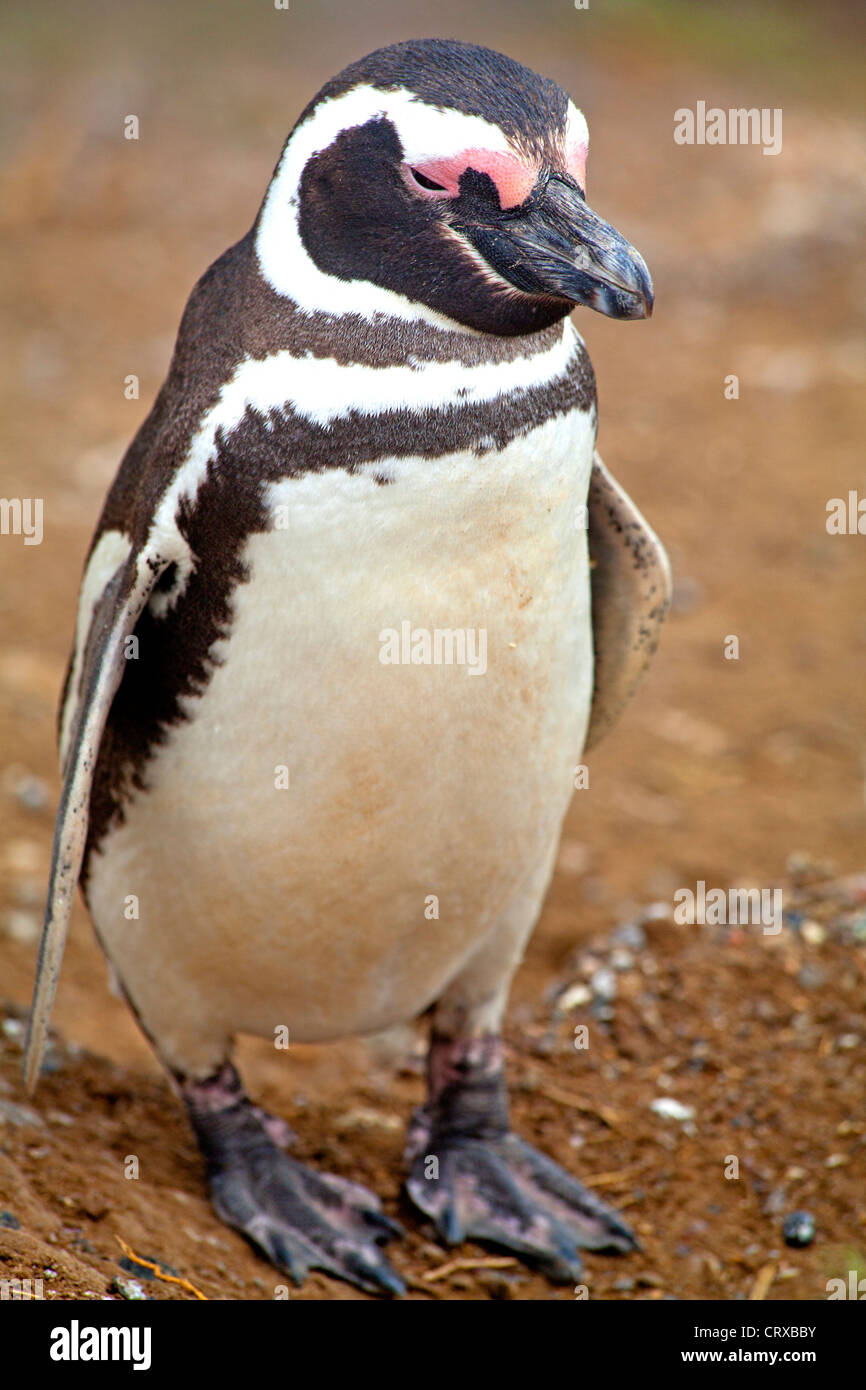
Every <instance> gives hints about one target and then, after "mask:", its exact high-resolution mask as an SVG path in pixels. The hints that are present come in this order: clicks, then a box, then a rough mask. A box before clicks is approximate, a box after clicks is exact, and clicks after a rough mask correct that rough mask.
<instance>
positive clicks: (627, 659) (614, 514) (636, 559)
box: [585, 452, 671, 748]
mask: <svg viewBox="0 0 866 1390" xmlns="http://www.w3.org/2000/svg"><path fill="white" fill-rule="evenodd" d="M587 512H588V530H589V552H590V558H591V562H592V570H591V583H592V632H593V647H594V651H595V688H594V690H593V697H592V712H591V715H590V721H589V730H588V732H587V736H586V744H585V747H586V748H591V747H593V746H594V745H595V744H596V743H598V742H599V740H600V739H602V738H603V737H604V735H605V734H606V733H607V732H608V730H609V729H610V728H611V727H612V725H614V724H615V723H616V721H617V719H619V716H620V715H621V714H622V712H623V710H624V709H625V707H626V705H627V704H628V702H629V701H630V700H631V698H632V696H633V695H634V693H635V691H636V690H637V687H638V685H639V684H640V682H641V680H642V679H643V677H644V674H645V672H646V669H647V667H648V666H649V663H650V660H651V658H652V655H653V652H654V651H655V649H656V646H657V645H658V640H659V636H660V634H661V627H662V624H663V622H664V620H665V618H666V617H667V614H668V609H669V608H670V602H671V568H670V564H669V562H668V557H667V553H666V551H665V548H664V546H663V545H662V543H661V541H660V540H659V538H658V536H657V535H656V533H655V531H653V529H652V527H651V526H650V525H649V523H648V522H647V520H646V518H645V517H643V516H642V515H641V513H640V512H639V511H638V509H637V507H636V506H635V504H634V502H633V501H632V500H631V498H630V497H629V495H628V493H627V492H626V491H625V489H624V488H623V487H621V486H620V484H619V483H618V482H617V481H616V479H615V478H614V477H612V476H611V474H610V473H609V472H608V470H607V469H606V468H605V466H604V464H603V463H602V461H601V457H600V455H599V454H598V453H597V452H596V454H595V455H594V457H593V461H592V476H591V478H590V482H589V496H588V499H587Z"/></svg>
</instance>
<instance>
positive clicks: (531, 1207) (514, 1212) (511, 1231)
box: [407, 1037, 638, 1282]
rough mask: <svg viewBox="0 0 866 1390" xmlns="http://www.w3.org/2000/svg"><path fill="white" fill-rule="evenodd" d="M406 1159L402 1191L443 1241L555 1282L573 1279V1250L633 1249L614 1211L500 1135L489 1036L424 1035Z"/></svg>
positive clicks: (501, 1095)
mask: <svg viewBox="0 0 866 1390" xmlns="http://www.w3.org/2000/svg"><path fill="white" fill-rule="evenodd" d="M407 1156H408V1157H409V1158H410V1160H411V1169H410V1175H409V1178H408V1182H407V1190H408V1192H409V1196H410V1197H411V1198H412V1201H413V1202H414V1203H415V1205H416V1206H418V1207H420V1209H421V1210H422V1211H423V1212H425V1213H426V1215H427V1216H429V1217H430V1218H431V1219H432V1221H433V1223H434V1225H435V1227H436V1230H437V1231H438V1233H439V1235H440V1236H441V1237H442V1238H443V1239H444V1240H445V1241H446V1242H447V1243H448V1244H449V1245H456V1244H458V1243H459V1242H460V1241H463V1240H466V1239H469V1238H474V1239H477V1240H481V1241H489V1242H491V1243H492V1244H494V1245H497V1246H499V1247H502V1248H503V1249H505V1250H509V1251H512V1252H513V1253H514V1254H515V1255H519V1256H520V1258H521V1259H523V1260H524V1261H525V1262H526V1263H527V1264H531V1265H533V1266H535V1267H536V1268H538V1269H540V1270H541V1271H542V1272H543V1273H544V1274H546V1275H547V1276H548V1277H549V1278H550V1279H553V1280H556V1281H557V1282H570V1281H572V1280H574V1279H576V1278H578V1277H579V1275H580V1271H581V1259H580V1254H579V1250H580V1248H581V1247H583V1248H585V1249H589V1250H608V1251H614V1252H617V1253H626V1252H627V1251H630V1250H635V1249H637V1248H638V1247H637V1241H636V1240H635V1238H634V1236H633V1235H632V1233H631V1231H630V1230H629V1229H628V1227H627V1226H626V1224H625V1222H624V1221H623V1220H622V1218H621V1217H620V1216H619V1215H618V1213H617V1212H615V1211H614V1210H613V1209H612V1208H611V1207H609V1206H607V1205H606V1204H605V1203H604V1202H602V1201H601V1200H600V1199H599V1198H598V1197H597V1196H596V1195H595V1193H593V1192H591V1191H590V1190H589V1189H588V1188H586V1187H584V1186H583V1185H582V1184H581V1183H579V1182H578V1181H577V1179H576V1178H573V1177H572V1176H571V1174H570V1173H567V1172H566V1171H565V1169H564V1168H560V1167H559V1165H558V1164H557V1163H554V1162H553V1160H552V1159H550V1158H547V1157H546V1155H544V1154H543V1153H540V1152H539V1151H538V1150H537V1149H534V1148H532V1146H531V1145H530V1144H527V1143H525V1142H524V1141H523V1140H522V1139H520V1138H518V1136H517V1135H516V1134H513V1133H512V1132H511V1131H510V1129H509V1125H508V1108H507V1101H506V1094H505V1080H504V1072H503V1067H502V1049H501V1044H500V1041H499V1039H498V1038H490V1037H485V1038H477V1039H473V1040H469V1041H454V1040H448V1041H447V1042H446V1041H445V1040H444V1039H436V1038H434V1040H433V1043H432V1045H431V1100H430V1102H429V1104H428V1105H426V1106H422V1107H421V1108H420V1109H419V1110H417V1111H416V1112H415V1115H414V1116H413V1121H412V1127H411V1129H410V1135H409V1147H408V1150H407Z"/></svg>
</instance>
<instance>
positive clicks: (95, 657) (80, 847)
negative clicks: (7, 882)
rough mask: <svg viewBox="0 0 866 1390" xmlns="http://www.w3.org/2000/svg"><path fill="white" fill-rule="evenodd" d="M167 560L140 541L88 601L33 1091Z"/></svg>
mask: <svg viewBox="0 0 866 1390" xmlns="http://www.w3.org/2000/svg"><path fill="white" fill-rule="evenodd" d="M169 563H170V561H169V560H168V559H164V558H163V557H162V556H161V555H159V553H158V552H157V550H156V548H155V546H152V545H145V546H144V547H143V548H142V549H140V550H138V551H133V549H132V546H131V545H130V553H129V554H128V555H127V557H126V559H125V560H123V561H122V562H121V563H120V564H119V565H118V566H117V568H116V569H115V571H114V573H113V574H112V575H111V576H110V578H109V579H108V582H107V583H106V584H105V585H104V587H103V588H102V591H101V593H100V594H99V596H98V598H97V599H96V602H95V603H94V606H93V612H92V615H91V619H90V624H89V627H88V629H87V636H86V641H85V644H84V648H83V653H82V657H81V663H80V671H77V672H76V671H74V672H73V679H75V680H76V686H77V689H71V690H70V691H69V695H68V700H69V702H70V703H71V706H72V709H71V717H70V724H69V729H70V733H69V736H68V738H67V740H66V752H65V757H64V764H63V787H62V790H61V794H60V805H59V807H58V810H57V819H56V822H55V828H54V844H53V846H52V852H51V875H50V879H49V885H48V901H47V904H46V908H45V921H44V923H43V927H42V938H41V940H40V943H39V959H38V963H37V966H36V983H35V985H34V989H33V1004H32V1007H31V1010H30V1026H29V1029H28V1033H27V1046H26V1049H25V1053H24V1084H25V1086H26V1088H27V1090H28V1092H31V1093H32V1092H33V1090H34V1089H35V1087H36V1082H37V1080H38V1078H39V1068H40V1066H41V1065H42V1056H43V1053H44V1051H45V1043H46V1040H47V1037H48V1023H49V1019H50V1016H51V1007H52V1004H53V1003H54V995H55V992H56V990H57V981H58V979H59V977H60V967H61V964H62V962H63V950H64V947H65V945H66V933H67V930H68V927H69V916H70V913H71V911H72V900H73V897H74V895H75V889H76V887H77V885H78V877H79V874H80V872H81V865H82V861H83V859H84V851H85V846H86V844H87V828H88V821H89V815H90V790H91V785H92V782H93V774H94V769H95V767H96V762H97V758H98V755H99V747H100V744H101V742H102V735H103V732H104V730H105V724H106V721H107V719H108V714H109V711H110V709H111V702H112V700H113V699H114V695H115V692H116V690H117V687H118V686H119V685H120V681H121V677H122V675H123V664H124V657H125V652H124V645H125V639H126V638H127V637H129V636H131V634H132V633H133V631H134V629H135V625H136V623H137V622H138V619H139V616H140V614H141V612H142V609H143V608H144V606H145V604H146V603H147V601H148V599H149V598H150V595H151V593H152V591H153V588H154V585H155V584H156V582H157V580H158V579H159V576H160V574H161V573H162V571H163V570H164V569H165V568H166V567H167V566H168V565H169Z"/></svg>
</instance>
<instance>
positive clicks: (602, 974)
mask: <svg viewBox="0 0 866 1390" xmlns="http://www.w3.org/2000/svg"><path fill="white" fill-rule="evenodd" d="M589 987H590V989H591V990H592V992H593V994H594V995H595V997H596V998H597V999H602V1000H603V1001H604V1002H605V1003H610V1001H611V999H615V998H616V996H617V993H618V991H619V984H618V982H617V978H616V975H615V974H614V972H613V971H612V970H609V969H608V968H607V966H602V967H601V968H600V969H599V970H595V971H593V973H592V975H591V976H590V980H589Z"/></svg>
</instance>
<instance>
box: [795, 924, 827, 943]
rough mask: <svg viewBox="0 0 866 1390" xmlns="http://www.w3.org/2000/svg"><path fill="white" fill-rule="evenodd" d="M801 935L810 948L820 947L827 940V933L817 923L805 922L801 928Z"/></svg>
mask: <svg viewBox="0 0 866 1390" xmlns="http://www.w3.org/2000/svg"><path fill="white" fill-rule="evenodd" d="M800 935H801V936H802V938H803V940H804V941H807V942H808V943H809V945H810V946H820V945H821V944H822V943H823V942H824V941H826V940H827V933H826V932H825V930H824V928H823V927H822V926H819V924H818V923H817V922H804V923H803V925H802V927H801V928H800Z"/></svg>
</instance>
